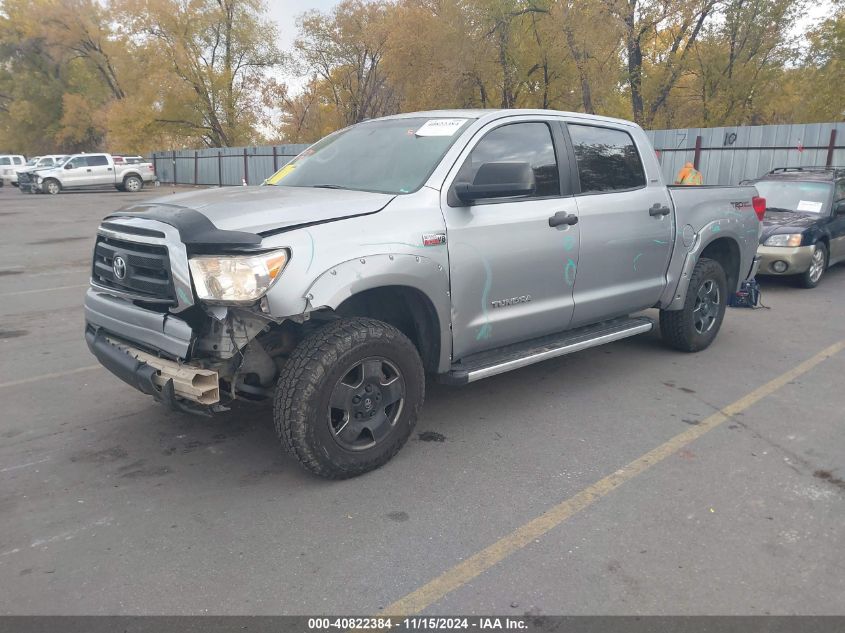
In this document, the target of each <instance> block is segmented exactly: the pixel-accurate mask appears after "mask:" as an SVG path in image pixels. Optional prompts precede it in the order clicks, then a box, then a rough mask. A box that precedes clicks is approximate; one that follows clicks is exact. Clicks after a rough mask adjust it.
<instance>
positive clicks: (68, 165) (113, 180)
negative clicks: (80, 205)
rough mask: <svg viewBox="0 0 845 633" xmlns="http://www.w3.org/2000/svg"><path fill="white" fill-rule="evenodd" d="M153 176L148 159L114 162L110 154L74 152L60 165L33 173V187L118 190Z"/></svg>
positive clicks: (137, 187)
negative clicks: (107, 187)
mask: <svg viewBox="0 0 845 633" xmlns="http://www.w3.org/2000/svg"><path fill="white" fill-rule="evenodd" d="M153 180H155V172H154V171H153V165H152V163H137V164H124V165H118V164H115V162H114V160H113V159H112V156H111V154H74V155H72V156H70V158H69V159H68V160H67V161H65V162H64V163H63V164H62V165H61V166H59V167H54V168H53V169H47V170H44V171H38V172H36V174H35V180H34V184H35V189H36V191H39V192H42V193H49V194H53V195H55V194H57V193H60V192H61V191H62V190H63V189H92V188H101V187H104V186H112V187H114V188H115V189H117V190H118V191H133V192H134V191H140V190H141V189H142V188H143V186H144V183H145V182H152V181H153Z"/></svg>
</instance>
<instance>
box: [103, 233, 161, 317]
mask: <svg viewBox="0 0 845 633" xmlns="http://www.w3.org/2000/svg"><path fill="white" fill-rule="evenodd" d="M118 256H119V257H120V258H121V259H123V261H124V263H125V269H126V272H125V274H124V276H123V279H119V278H118V276H117V274H116V273H115V265H114V260H115V258H116V257H118ZM91 277H92V279H93V280H94V282H95V283H97V284H98V285H100V286H104V287H106V288H113V289H114V290H117V291H122V292H125V293H130V294H131V295H134V297H133V298H135V299H138V300H140V301H150V302H155V303H170V304H172V305H176V303H177V302H176V293H175V292H174V289H173V279H172V278H171V274H170V259H169V257H168V253H167V247H166V246H160V245H158V244H140V243H138V242H130V241H128V240H120V239H116V238H113V237H106V236H104V235H98V236H97V244H96V246H95V247H94V269H93V271H92V272H91Z"/></svg>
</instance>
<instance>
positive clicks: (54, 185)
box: [41, 178, 62, 196]
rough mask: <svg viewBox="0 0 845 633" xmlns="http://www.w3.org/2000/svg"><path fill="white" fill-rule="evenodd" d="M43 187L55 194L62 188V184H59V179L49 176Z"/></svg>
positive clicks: (52, 194)
mask: <svg viewBox="0 0 845 633" xmlns="http://www.w3.org/2000/svg"><path fill="white" fill-rule="evenodd" d="M41 189H42V190H44V191H46V192H47V193H49V194H50V195H51V196H55V195H56V194H57V193H59V192H60V191H61V190H62V186H61V185H60V184H59V181H58V180H53V179H52V178H48V179H47V180H45V181H44V182H43V183H42V185H41Z"/></svg>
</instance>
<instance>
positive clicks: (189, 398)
mask: <svg viewBox="0 0 845 633" xmlns="http://www.w3.org/2000/svg"><path fill="white" fill-rule="evenodd" d="M85 321H86V323H85V340H86V342H87V344H88V348H89V349H90V350H91V352H92V353H93V354H94V356H96V357H97V360H99V361H100V363H101V364H102V365H103V366H104V367H105V368H106V369H108V370H109V371H110V372H112V373H113V374H114V375H115V376H117V377H118V378H120V379H121V380H123V381H124V382H126V383H127V384H129V385H131V386H133V387H135V388H136V389H138V390H139V391H141V392H143V393H146V394H148V395H151V396H153V397H154V398H155V399H156V400H158V401H160V402H162V403H164V404H166V405H168V406H169V407H170V408H173V409H179V410H182V411H189V412H192V413H213V412H216V411H221V410H226V407H225V406H224V405H225V404H228V403H229V402H231V401H232V400H235V399H238V398H246V399H250V400H256V399H258V400H261V399H264V398H267V397H269V396H270V395H271V388H272V385H273V384H275V379H276V376H277V373H278V366H277V365H276V363H275V361H274V360H273V358H271V357H270V355H269V354H268V353H267V349H265V347H264V346H263V345H262V342H261V341H262V340H263V341H264V343H265V344H269V343H270V342H271V340H268V339H267V338H262V339H261V340H256V339H257V338H258V337H259V335H260V334H261V333H262V332H264V331H265V330H267V329H269V328H268V321H267V320H266V318H262V317H260V316H259V315H258V314H257V313H256V312H255V311H253V310H251V309H248V308H222V307H216V308H214V309H211V310H205V309H201V308H199V307H197V308H195V309H194V311H193V313H192V315H191V316H188V315H187V313H184V314H179V315H175V314H173V313H170V312H159V311H156V310H151V309H147V308H144V307H141V306H138V305H136V304H135V303H133V302H131V301H127V300H124V299H122V298H119V297H114V296H112V295H110V294H108V293H106V292H103V291H100V290H99V288H98V287H97V286H94V287H92V288H90V289H89V290H88V292H87V293H86V295H85ZM272 342H275V343H276V344H277V347H276V349H275V350H274V351H276V352H279V351H285V350H287V349H289V348H290V344H288V345H287V346H285V345H282V346H281V347H278V345H279V344H280V339H279V338H275V339H272Z"/></svg>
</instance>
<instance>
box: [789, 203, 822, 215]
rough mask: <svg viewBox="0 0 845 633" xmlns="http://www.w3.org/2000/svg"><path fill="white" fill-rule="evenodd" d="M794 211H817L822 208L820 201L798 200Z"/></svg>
mask: <svg viewBox="0 0 845 633" xmlns="http://www.w3.org/2000/svg"><path fill="white" fill-rule="evenodd" d="M795 210H796V211H806V212H808V213H818V212H819V211H821V210H822V203H821V202H814V201H812V200H799V201H798V208H797V209H795Z"/></svg>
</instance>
